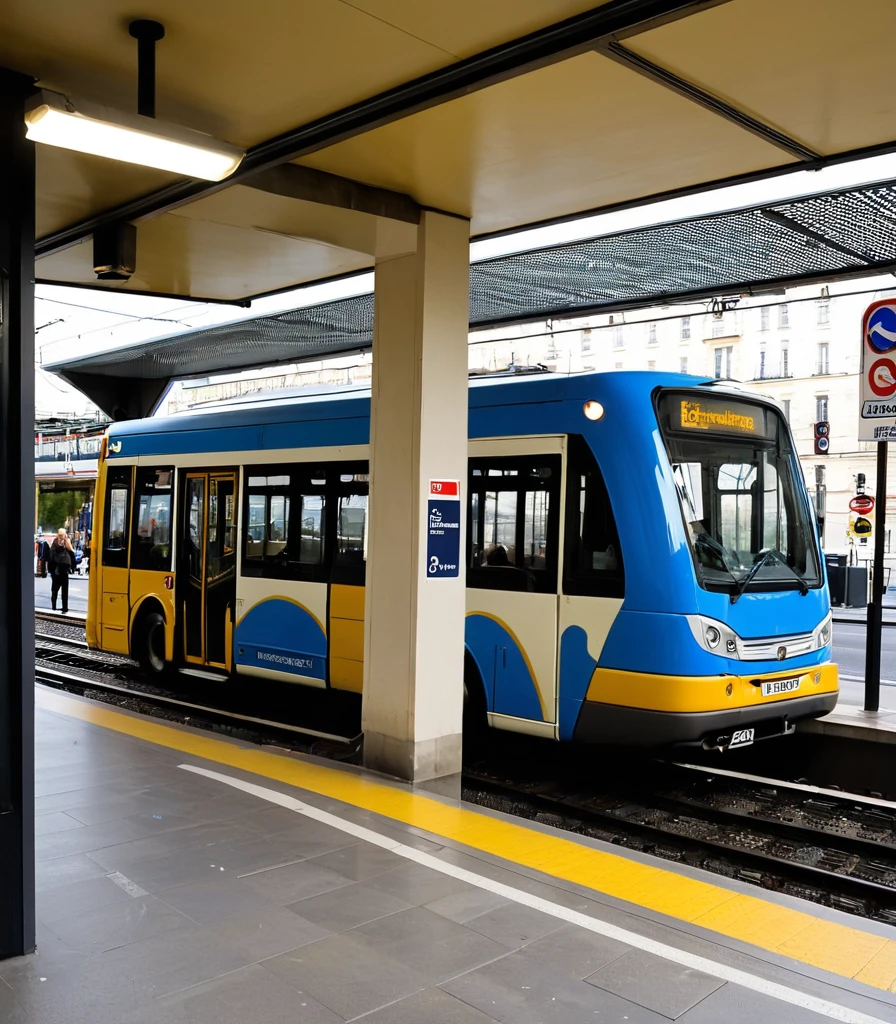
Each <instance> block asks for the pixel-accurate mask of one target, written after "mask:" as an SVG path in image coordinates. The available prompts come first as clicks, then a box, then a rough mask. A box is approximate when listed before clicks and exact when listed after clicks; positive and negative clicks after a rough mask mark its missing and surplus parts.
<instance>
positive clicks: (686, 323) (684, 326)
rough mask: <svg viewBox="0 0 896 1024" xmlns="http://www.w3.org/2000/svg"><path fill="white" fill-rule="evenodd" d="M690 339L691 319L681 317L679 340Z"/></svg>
mask: <svg viewBox="0 0 896 1024" xmlns="http://www.w3.org/2000/svg"><path fill="white" fill-rule="evenodd" d="M690 338H691V318H690V317H689V316H683V317H682V318H681V340H682V341H690Z"/></svg>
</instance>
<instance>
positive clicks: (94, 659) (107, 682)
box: [34, 631, 361, 761]
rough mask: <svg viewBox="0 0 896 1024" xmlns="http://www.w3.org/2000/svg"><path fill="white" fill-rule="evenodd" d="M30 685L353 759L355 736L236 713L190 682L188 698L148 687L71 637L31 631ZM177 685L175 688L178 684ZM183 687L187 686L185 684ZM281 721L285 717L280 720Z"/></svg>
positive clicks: (132, 667)
mask: <svg viewBox="0 0 896 1024" xmlns="http://www.w3.org/2000/svg"><path fill="white" fill-rule="evenodd" d="M34 677H35V682H37V683H42V684H44V685H46V686H51V687H53V688H55V689H60V690H66V691H68V692H71V693H76V694H78V695H79V696H87V697H90V698H94V699H99V700H102V701H104V702H106V703H114V704H115V705H116V706H119V707H122V706H123V707H126V708H128V709H129V710H134V711H138V712H143V713H149V714H155V715H156V716H158V714H159V712H160V711H161V712H164V713H165V717H167V718H169V720H175V721H179V722H182V723H184V724H188V725H192V726H198V727H200V728H207V729H210V730H213V731H217V732H227V733H229V734H231V735H233V734H239V735H240V736H242V737H244V738H246V739H248V740H250V741H252V742H257V743H266V744H276V745H278V746H283V747H286V748H288V749H292V750H301V751H303V752H305V753H312V754H322V755H324V756H328V757H333V758H336V759H338V760H343V761H350V760H355V759H356V758H357V756H358V754H359V751H360V744H361V737H360V735H357V734H356V735H351V736H347V735H343V734H341V733H339V732H336V731H331V730H327V729H324V728H315V727H314V726H311V725H308V724H302V723H299V722H290V721H288V720H287V721H279V720H274V719H271V718H264V717H260V716H257V715H252V714H248V713H246V712H245V711H244V710H240V709H239V706H238V701H239V697H240V695H239V694H238V693H233V692H228V693H223V692H220V691H219V693H218V694H217V695H215V694H212V693H210V692H209V691H210V690H211V689H212V688H208V687H207V688H203V687H201V686H199V685H197V684H196V683H195V682H194V681H193V680H190V684H189V685H190V691H191V692H190V694H187V693H185V692H184V691H183V689H181V688H179V689H170V690H169V689H166V688H164V687H161V686H157V685H155V684H152V683H149V682H147V681H146V680H145V679H144V678H143V677H142V675H141V672H140V668H139V666H138V665H137V664H136V662H134V661H131V659H129V658H126V657H123V656H120V655H114V654H113V655H110V654H107V653H100V652H95V651H91V650H89V649H88V647H87V643H86V641H84V640H81V639H79V638H77V637H73V636H65V635H58V634H47V633H43V632H39V631H38V632H35V669H34ZM179 685H180V684H179ZM184 685H187V684H184ZM282 717H283V718H288V717H289V716H287V715H283V716H282Z"/></svg>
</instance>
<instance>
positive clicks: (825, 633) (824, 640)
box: [815, 612, 832, 650]
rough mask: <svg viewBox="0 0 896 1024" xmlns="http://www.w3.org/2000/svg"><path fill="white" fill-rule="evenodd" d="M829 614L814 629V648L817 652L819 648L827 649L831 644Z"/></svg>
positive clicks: (830, 618) (830, 617)
mask: <svg viewBox="0 0 896 1024" xmlns="http://www.w3.org/2000/svg"><path fill="white" fill-rule="evenodd" d="M831 621H832V615H831V612H828V614H827V615H825V617H824V618H823V619H822V620H821V622H820V624H819V625H818V626H816V627H815V648H816V650H818V649H819V648H821V647H827V645H828V644H829V643H830V642H831Z"/></svg>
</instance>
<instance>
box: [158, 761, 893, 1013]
mask: <svg viewBox="0 0 896 1024" xmlns="http://www.w3.org/2000/svg"><path fill="white" fill-rule="evenodd" d="M178 767H179V768H183V769H184V771H188V772H193V773H194V774H195V775H203V776H205V777H206V778H209V779H215V780H216V781H217V782H223V783H224V784H225V785H227V786H232V787H233V788H234V789H239V790H242V792H244V793H251V794H252V795H253V796H257V797H259V798H260V799H261V800H267V801H268V802H269V803H272V804H277V805H279V806H280V807H285V808H286V809H287V810H290V811H296V812H297V813H298V814H303V815H305V816H306V817H308V818H313V819H314V820H315V821H319V822H321V823H322V824H324V825H329V826H330V827H331V828H335V829H339V830H340V831H341V832H345V833H347V834H348V835H351V836H355V837H356V838H357V839H361V840H363V841H364V842H367V843H371V844H372V845H373V846H379V847H382V848H383V849H384V850H391V852H392V853H394V854H396V855H397V856H399V857H404V858H405V859H406V860H410V861H414V862H415V863H416V864H422V865H423V866H424V867H428V868H432V870H433V871H439V872H441V873H442V874H443V875H450V876H451V877H452V878H456V879H458V881H461V882H466V883H467V884H468V885H474V886H476V887H477V888H479V889H485V890H487V891H488V892H491V893H494V894H495V895H496V896H503V897H504V899H507V900H512V901H513V902H514V903H520V904H522V905H523V906H526V907H531V908H532V909H533V910H540V911H541V912H542V913H543V914H550V915H551V916H552V917H556V918H559V919H560V920H561V921H565V922H566V923H567V924H574V925H578V926H579V927H580V928H585V929H587V930H588V931H590V932H596V933H597V934H599V935H605V936H606V937H607V938H610V939H616V940H617V941H619V942H624V943H626V944H627V945H629V946H634V947H635V948H636V949H641V950H643V951H644V952H646V953H653V954H654V955H655V956H658V957H662V959H664V960H669V961H671V962H672V963H676V964H679V965H680V966H682V967H687V968H689V969H690V970H695V971H702V972H703V973H704V974H709V975H711V976H712V977H714V978H720V979H721V980H723V981H730V982H731V983H732V984H734V985H741V986H743V987H744V988H748V989H750V990H751V991H753V992H759V993H761V994H762V995H766V996H771V997H772V998H773V999H778V1000H780V1001H781V1002H784V1003H789V1004H790V1005H791V1006H799V1007H802V1008H803V1009H804V1010H809V1011H811V1012H812V1013H818V1014H820V1015H821V1016H823V1017H828V1018H829V1019H830V1020H837V1021H842V1022H844V1024H887V1022H886V1021H884V1020H883V1019H882V1018H880V1017H871V1016H869V1015H868V1014H867V1013H861V1012H860V1011H858V1010H853V1009H850V1008H849V1007H847V1006H841V1005H840V1004H839V1003H833V1002H830V1001H829V1000H827V999H819V998H818V997H817V996H811V995H808V994H807V993H805V992H800V991H799V990H797V989H795V988H790V987H789V986H787V985H779V984H778V983H777V982H774V981H768V980H766V979H765V978H760V977H759V976H758V975H755V974H749V973H748V972H747V971H741V970H738V969H737V968H735V967H729V966H727V965H726V964H720V963H716V962H715V961H714V960H709V959H707V958H706V957H702V956H698V955H697V954H695V953H688V952H686V951H685V950H682V949H676V948H675V947H674V946H669V945H666V943H664V942H658V941H656V940H655V939H649V938H647V937H646V936H644V935H639V934H638V933H637V932H632V931H628V930H627V929H626V928H619V927H617V926H616V925H613V924H609V923H608V922H606V921H601V920H599V919H597V918H594V917H589V916H588V915H587V914H582V913H580V912H579V911H577V910H570V909H569V908H568V907H564V906H561V905H560V904H558V903H552V902H551V901H550V900H546V899H542V898H541V897H540V896H533V895H532V894H531V893H528V892H525V891H524V890H523V889H516V888H514V887H513V886H509V885H504V884H503V883H502V882H496V881H495V880H494V879H492V878H487V877H486V876H485V875H478V874H476V873H475V872H473V871H467V870H466V869H465V868H461V867H457V866H456V865H454V864H448V863H446V862H445V861H442V860H439V859H438V857H434V856H432V854H429V853H424V852H423V851H422V850H415V849H414V848H413V847H411V846H405V845H404V843H400V842H398V841H397V840H395V839H389V838H388V837H386V836H382V835H380V834H379V833H378V832H374V831H373V830H372V829H369V828H365V827H364V826H363V825H356V824H355V823H354V822H351V821H346V820H345V819H344V818H340V817H338V816H337V815H335V814H331V813H330V812H329V811H322V810H320V809H319V808H317V807H312V806H311V805H310V804H306V803H303V802H302V801H301V800H296V798H295V797H291V796H287V795H286V794H285V793H278V792H277V791H276V790H274V789H268V788H267V787H266V786H258V785H255V783H252V782H244V781H243V780H242V779H236V778H233V777H232V776H230V775H223V774H221V773H220V772H214V771H210V770H209V769H208V768H200V767H198V766H196V765H190V764H182V765H178Z"/></svg>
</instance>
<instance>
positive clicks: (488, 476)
mask: <svg viewBox="0 0 896 1024" xmlns="http://www.w3.org/2000/svg"><path fill="white" fill-rule="evenodd" d="M559 487H560V458H559V456H556V455H547V456H532V457H523V458H519V457H512V458H494V459H473V460H471V462H470V475H469V492H470V505H469V516H468V527H467V555H468V557H467V583H468V586H470V587H475V588H482V589H492V590H523V591H537V592H539V593H550V592H553V591H555V590H556V588H557V546H558V534H559V523H558V522H557V517H558V513H557V509H558V507H559V502H558V501H557V495H558V493H559Z"/></svg>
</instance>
